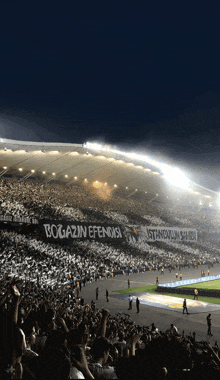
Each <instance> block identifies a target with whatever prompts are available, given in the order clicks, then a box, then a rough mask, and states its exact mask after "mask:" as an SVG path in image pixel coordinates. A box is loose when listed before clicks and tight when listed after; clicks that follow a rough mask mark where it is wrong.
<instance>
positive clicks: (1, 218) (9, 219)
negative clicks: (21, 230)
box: [0, 214, 38, 224]
mask: <svg viewBox="0 0 220 380" xmlns="http://www.w3.org/2000/svg"><path fill="white" fill-rule="evenodd" d="M0 222H6V223H19V224H20V223H25V224H38V220H37V219H35V218H28V217H27V216H13V215H3V214H1V215H0Z"/></svg>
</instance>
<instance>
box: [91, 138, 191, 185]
mask: <svg viewBox="0 0 220 380" xmlns="http://www.w3.org/2000/svg"><path fill="white" fill-rule="evenodd" d="M85 147H86V148H87V149H93V150H98V151H102V152H108V153H114V154H117V155H121V156H123V157H127V158H129V159H132V160H133V159H134V160H138V161H142V162H144V163H147V164H150V165H152V166H154V167H157V168H158V169H160V171H161V172H162V173H163V175H164V178H165V179H166V180H167V181H168V182H169V183H171V184H172V185H173V186H176V187H180V188H182V189H188V188H189V184H190V181H189V179H188V178H187V177H186V176H185V174H184V173H183V172H182V171H181V170H180V169H178V168H176V167H172V166H171V165H167V164H164V163H161V162H159V161H156V160H154V159H152V158H151V157H149V156H147V155H146V156H145V155H141V154H137V153H129V152H123V151H120V150H117V149H111V148H110V147H108V146H104V145H101V144H98V143H90V142H87V143H86V144H85Z"/></svg>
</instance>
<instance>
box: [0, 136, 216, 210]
mask: <svg viewBox="0 0 220 380" xmlns="http://www.w3.org/2000/svg"><path fill="white" fill-rule="evenodd" d="M165 166H166V168H165ZM167 167H168V166H167V165H165V164H164V165H163V164H162V163H158V162H157V161H155V160H153V159H152V158H150V157H147V156H143V155H138V154H134V153H127V152H122V151H119V150H115V149H111V148H109V147H107V148H106V147H105V146H102V145H98V144H89V143H88V144H83V145H81V144H64V143H46V142H45V143H44V142H26V141H18V140H8V139H3V138H2V139H0V176H1V177H2V176H6V175H7V174H12V175H15V176H19V177H20V178H21V179H22V180H27V179H28V178H30V177H42V178H44V180H45V181H46V182H49V181H52V180H55V179H56V180H62V181H65V182H71V183H73V184H78V185H81V184H84V185H88V186H89V185H92V186H94V187H98V186H110V187H113V188H117V189H121V190H123V191H127V194H128V195H127V196H129V195H131V194H132V193H134V192H135V191H138V192H142V193H145V194H148V196H149V195H150V198H148V199H152V197H158V198H157V199H158V200H159V199H161V200H165V199H166V200H167V198H170V197H175V198H178V197H181V199H185V201H186V202H191V201H193V202H196V203H197V204H200V205H204V206H210V202H212V201H215V200H216V199H217V196H218V193H217V192H215V191H213V190H211V189H207V188H204V187H202V186H200V185H198V184H196V183H194V182H192V181H188V185H187V189H186V188H185V187H184V186H181V175H182V174H183V173H178V172H175V170H174V172H172V176H173V178H175V177H176V180H177V184H178V182H179V184H180V187H176V184H175V186H174V185H173V184H171V183H170V181H168V179H169V178H168V177H169V176H167ZM169 168H171V169H172V170H173V169H174V168H172V167H171V166H170V167H169ZM179 174H180V175H179ZM178 176H179V177H178ZM183 178H184V174H183ZM171 182H172V181H171Z"/></svg>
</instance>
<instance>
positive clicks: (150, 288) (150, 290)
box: [115, 280, 220, 304]
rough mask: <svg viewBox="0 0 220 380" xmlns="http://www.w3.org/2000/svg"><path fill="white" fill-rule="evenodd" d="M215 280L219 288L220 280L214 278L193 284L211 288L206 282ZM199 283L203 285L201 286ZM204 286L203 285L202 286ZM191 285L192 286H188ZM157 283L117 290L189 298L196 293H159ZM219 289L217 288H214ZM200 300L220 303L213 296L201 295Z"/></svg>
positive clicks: (118, 291)
mask: <svg viewBox="0 0 220 380" xmlns="http://www.w3.org/2000/svg"><path fill="white" fill-rule="evenodd" d="M213 282H218V284H219V289H220V280H214V281H208V282H206V283H204V282H202V283H197V284H192V285H191V288H192V286H194V285H196V289H201V288H202V289H211V288H204V284H208V283H213ZM198 285H201V287H200V288H199V287H198ZM202 286H203V287H202ZM188 287H190V286H188ZM156 288H157V286H156V285H148V286H141V287H139V288H130V289H120V290H115V292H116V293H127V294H132V293H155V294H160V295H161V294H163V295H164V296H171V297H178V298H187V299H191V300H192V299H193V297H194V295H189V294H173V293H158V292H156ZM213 289H217V288H213ZM199 301H203V302H208V303H215V304H220V298H212V297H200V296H199Z"/></svg>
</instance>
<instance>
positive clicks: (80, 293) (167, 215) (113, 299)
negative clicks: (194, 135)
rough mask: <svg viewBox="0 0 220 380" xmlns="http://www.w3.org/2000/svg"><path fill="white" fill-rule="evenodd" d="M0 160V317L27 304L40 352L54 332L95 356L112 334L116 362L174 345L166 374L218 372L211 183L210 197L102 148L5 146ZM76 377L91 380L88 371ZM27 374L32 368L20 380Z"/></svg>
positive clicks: (2, 142) (133, 157)
mask: <svg viewBox="0 0 220 380" xmlns="http://www.w3.org/2000/svg"><path fill="white" fill-rule="evenodd" d="M0 157H1V160H0V165H1V167H0V201H1V209H0V225H1V229H0V241H1V245H0V261H1V267H0V268H1V269H0V271H1V273H0V276H1V297H2V301H1V305H2V304H4V302H6V307H5V309H6V308H10V307H11V308H12V306H13V302H14V300H16V302H17V304H19V303H20V307H19V310H17V314H16V312H15V314H16V317H15V319H16V321H17V323H19V324H20V326H21V324H24V332H25V334H27V337H28V331H29V330H28V327H30V325H31V326H32V325H33V326H32V327H35V329H36V330H37V331H38V339H36V342H33V346H31V345H32V344H31V343H30V348H32V349H33V347H34V349H33V351H34V352H35V351H36V352H38V350H39V352H41V350H43V348H42V347H40V343H39V342H40V338H42V337H43V336H44V334H45V336H50V332H51V330H59V331H60V330H62V331H63V332H65V333H66V334H68V333H69V332H70V331H72V330H74V334H75V335H74V337H75V338H74V339H76V341H77V343H80V344H82V343H83V342H84V341H86V344H87V345H88V346H89V345H91V346H92V345H93V340H92V339H94V337H95V336H96V332H95V331H96V329H98V328H100V326H102V328H103V325H105V333H106V337H107V338H108V339H109V341H111V343H112V347H111V349H112V350H113V348H117V349H118V350H119V348H120V349H122V348H123V347H124V348H125V347H126V343H129V342H130V346H129V347H130V348H129V349H130V352H132V349H133V348H134V347H135V348H136V351H138V350H139V351H141V347H142V349H143V347H145V348H146V347H149V350H154V349H155V350H157V344H162V346H163V345H164V346H163V347H165V345H166V344H167V342H168V341H169V344H170V345H171V347H170V351H169V352H170V353H172V354H171V355H170V356H172V358H171V357H169V358H168V355H165V356H164V357H166V361H165V359H164V362H163V363H162V362H161V369H162V367H166V368H167V370H168V374H169V376H170V378H175V379H177V378H183V377H182V376H185V377H184V378H186V374H185V372H183V370H184V369H188V370H189V371H188V372H189V373H190V374H188V372H187V374H188V376H189V377H188V378H191V377H190V376H192V378H195V377H193V376H194V375H195V373H199V370H198V368H200V367H201V363H203V365H204V363H205V366H206V367H207V366H208V365H210V363H212V362H213V361H215V365H213V371H214V368H215V367H216V368H217V367H218V356H217V354H216V352H218V346H217V343H216V351H215V350H213V348H212V346H214V343H215V342H216V340H217V339H218V334H219V332H220V331H219V325H218V317H219V313H220V302H219V298H220V297H219V294H220V293H219V289H220V286H219V283H220V280H219V277H218V275H219V274H220V264H219V253H220V249H219V241H220V235H219V222H220V214H219V211H218V202H219V194H218V192H216V191H214V190H212V184H211V183H210V188H205V187H203V186H201V185H199V184H197V183H195V182H193V181H191V180H189V179H188V178H187V174H184V173H183V172H182V171H180V170H179V169H177V168H175V167H174V166H173V165H171V164H168V163H164V162H160V161H159V160H157V159H155V158H152V157H151V156H147V155H144V154H142V153H139V152H135V153H134V152H129V151H122V150H120V149H119V148H117V147H110V146H107V145H101V144H97V143H85V144H83V145H80V144H64V143H42V142H41V143H40V142H26V141H18V140H8V139H0ZM210 280H212V281H210ZM156 282H157V284H156ZM16 284H17V285H16ZM185 286H188V288H186V287H185ZM8 287H9V288H10V289H11V295H10V296H8V305H7V299H6V301H5V299H4V297H5V294H6V292H7V289H8ZM180 287H181V289H180ZM195 287H196V288H198V292H199V296H198V299H196V300H195V299H194V289H195ZM210 288H213V291H215V293H212V294H211V293H209V291H210ZM174 290H175V291H174ZM16 291H17V292H18V294H20V295H19V296H18V295H17V296H16ZM202 292H203V293H202ZM21 294H22V296H21ZM129 296H131V297H132V304H129ZM10 297H11V298H10ZM16 297H17V298H16ZM137 297H138V298H139V300H140V306H139V307H140V313H139V312H136V306H137V301H136V300H137ZM184 298H186V299H187V306H188V311H189V316H188V315H187V316H186V315H183V307H182V305H183V299H184ZM3 299H4V301H3ZM45 301H46V303H45ZM94 305H95V306H94ZM131 305H132V306H131ZM128 306H129V311H128ZM106 307H107V309H108V310H109V311H108V312H106V311H105V308H106ZM21 310H22V312H21ZM103 310H104V311H103ZM49 311H50V312H49ZM137 311H138V308H137ZM109 312H110V314H109ZM209 313H211V315H212V319H213V323H212V334H209V335H207V320H206V316H207V314H209ZM39 314H41V317H39ZM42 315H43V317H42ZM107 317H108V320H107V319H106V318H107ZM26 320H27V321H29V324H28V323H26V322H25V321H26ZM36 320H37V324H36ZM42 320H43V322H42ZM54 321H55V322H56V325H57V326H56V327H55V322H54ZM51 324H54V326H53V328H52V327H51ZM171 324H172V325H174V326H176V327H177V329H178V330H175V329H173V327H170V326H171ZM155 326H156V327H155ZM174 330H175V331H174ZM76 332H77V333H78V335H77V334H76ZM85 332H86V333H85ZM137 334H139V335H137ZM195 335H196V338H197V339H196V340H195ZM76 336H77V337H76ZM97 336H98V335H97ZM103 336H104V335H102V337H103ZM137 336H138V337H139V340H138V339H137ZM100 337H101V335H100ZM54 339H55V338H54ZM144 339H145V341H144ZM207 340H209V342H211V345H208V344H207V343H205V344H203V343H202V342H203V341H207ZM48 341H49V338H48ZM54 341H55V340H54ZM122 341H123V342H124V343H123V344H124V346H123V344H122ZM161 341H162V342H163V343H161ZM196 341H197V342H196ZM144 342H145V343H144ZM147 342H148V343H147ZM150 342H152V344H151V343H150ZM158 342H159V343H158ZM198 342H201V343H198ZM56 343H57V341H56ZM119 343H120V344H121V345H120V344H119ZM171 343H172V344H171ZM94 346H95V344H94ZM162 346H161V347H162ZM177 346H178V349H177V348H176V347H177ZM121 347H122V348H121ZM132 347H133V348H132ZM152 347H153V348H152ZM189 347H190V349H189ZM50 348H51V347H50ZM135 348H134V349H135ZM175 350H176V352H181V358H180V355H177V354H176V355H175V354H174V351H175ZM178 350H179V351H178ZM205 351H207V353H205ZM152 352H153V351H152ZM192 352H193V354H192ZM111 356H112V360H113V361H112V363H113V364H114V366H116V364H115V363H116V359H115V358H114V352H113V351H112V354H111ZM153 359H154V365H155V366H154V365H153V369H154V373H156V369H155V368H156V366H157V363H158V356H157V355H156V354H155V353H154V358H153ZM153 359H152V360H153ZM159 360H160V359H159ZM45 362H46V361H45ZM130 363H131V362H130ZM8 364H9V363H8V362H7V365H8ZM10 364H11V363H10ZM162 364H163V365H162ZM75 367H76V368H77V370H78V371H80V369H81V372H82V373H83V375H84V376H85V377H81V378H87V377H88V378H94V377H89V376H93V375H92V369H91V373H90V374H89V375H88V372H86V370H85V368H83V366H82V365H81V366H80V365H79V359H78V367H77V364H76V362H75ZM25 368H26V369H25ZM28 368H29V367H28V361H27V362H26V361H25V359H24V377H23V378H27V379H28V376H30V375H28ZM91 368H92V367H91ZM207 368H208V367H207ZM216 368H215V369H216ZM4 371H5V368H4ZM25 371H26V372H25ZM193 371H195V372H193ZM196 371H197V372H196ZM33 372H34V370H33ZM7 373H8V372H7ZM34 373H35V376H36V373H37V371H36V372H34ZM204 373H206V372H204ZM209 373H210V372H209ZM4 375H5V372H4ZM32 375H33V376H32V377H30V378H31V379H32V378H36V377H34V374H33V373H32ZM25 376H26V377H25ZM43 376H44V377H43ZM46 376H47V375H46V374H45V375H42V379H46V378H47V377H46ZM86 376H87V377H86ZM106 376H107V375H106ZM117 376H118V377H111V378H126V377H125V375H124V374H123V375H122V374H121V373H120V370H119V372H118V374H117ZM120 376H122V377H120ZM126 376H127V375H126ZM155 376H156V375H155ZM164 376H165V374H164V372H163V371H162V372H161V373H160V374H159V375H158V373H157V378H164ZM213 376H214V375H213ZM38 378H39V377H38ZM67 378H68V377H67ZM69 378H77V377H69ZM106 378H108V377H106ZM151 378H154V377H153V375H152V376H151ZM200 378H202V377H200Z"/></svg>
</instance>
